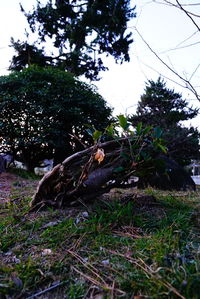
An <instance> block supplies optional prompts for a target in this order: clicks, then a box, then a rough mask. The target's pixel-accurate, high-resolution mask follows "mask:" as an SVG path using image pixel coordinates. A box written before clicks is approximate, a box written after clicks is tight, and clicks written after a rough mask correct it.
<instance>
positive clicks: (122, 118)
mask: <svg viewBox="0 0 200 299" xmlns="http://www.w3.org/2000/svg"><path fill="white" fill-rule="evenodd" d="M117 118H118V120H119V125H120V127H121V128H122V129H124V130H126V129H128V127H129V123H128V120H127V118H126V117H125V116H124V115H123V114H120V115H118V116H117Z"/></svg>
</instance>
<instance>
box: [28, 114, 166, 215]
mask: <svg viewBox="0 0 200 299" xmlns="http://www.w3.org/2000/svg"><path fill="white" fill-rule="evenodd" d="M117 119H118V121H117V122H115V123H112V124H111V125H109V126H108V127H107V128H106V129H105V132H104V133H102V132H101V131H98V130H94V132H93V134H92V132H91V130H89V133H90V134H92V136H93V139H94V143H95V144H94V145H93V146H91V147H89V148H86V149H84V150H82V151H79V152H78V153H75V154H73V155H71V156H69V157H67V158H66V159H65V160H64V161H63V162H62V164H59V165H57V166H55V167H54V168H53V169H52V171H51V172H49V173H48V175H47V176H45V177H44V178H43V179H42V180H41V181H40V182H39V184H38V188H37V190H36V193H35V194H34V196H33V200H32V202H31V210H37V209H38V208H40V207H41V206H43V207H44V206H53V207H59V208H60V207H62V206H66V205H70V204H71V203H73V202H76V201H78V200H82V201H86V200H91V199H94V198H95V197H96V196H97V195H101V194H104V193H107V192H108V191H109V190H111V189H112V188H115V187H120V188H127V187H128V186H129V187H130V186H131V184H130V185H127V183H128V180H129V178H130V177H131V176H138V177H139V178H141V177H144V176H151V175H153V173H155V172H156V171H158V169H160V166H159V163H158V160H160V159H161V158H160V157H159V155H160V154H161V153H162V154H163V153H166V148H165V146H164V145H163V140H162V138H161V133H160V130H159V129H158V128H152V127H146V128H143V126H142V124H139V125H138V126H137V128H136V129H135V128H133V127H131V124H130V122H128V119H127V118H126V117H125V116H124V115H119V116H118V117H117ZM107 135H109V137H110V138H111V140H107V141H105V142H102V141H101V139H102V137H103V139H107ZM133 185H135V183H134V182H133V184H132V186H133Z"/></svg>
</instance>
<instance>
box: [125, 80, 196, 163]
mask: <svg viewBox="0 0 200 299" xmlns="http://www.w3.org/2000/svg"><path fill="white" fill-rule="evenodd" d="M197 114H198V109H193V108H192V107H188V102H187V101H186V100H184V99H183V98H182V96H181V94H179V93H176V92H175V91H174V90H172V89H168V88H167V87H166V83H165V82H164V80H162V79H161V78H160V77H159V78H158V80H157V82H154V81H152V80H149V81H148V82H147V84H146V88H145V92H144V94H143V95H142V96H141V101H140V102H139V103H138V107H137V111H136V115H133V116H132V117H131V120H132V122H133V124H134V125H135V124H137V123H139V122H142V123H144V124H145V125H152V126H157V127H160V128H161V129H162V131H163V135H162V136H163V138H164V139H165V141H166V145H167V148H168V151H169V154H170V155H171V156H172V157H173V158H174V160H176V161H177V162H179V163H180V164H183V165H184V164H188V163H190V161H191V159H196V158H199V156H200V153H199V150H200V145H199V137H200V133H199V132H198V130H197V129H195V128H193V127H190V128H187V127H184V126H183V125H182V124H181V122H182V121H186V120H190V119H192V118H194V117H195V116H197Z"/></svg>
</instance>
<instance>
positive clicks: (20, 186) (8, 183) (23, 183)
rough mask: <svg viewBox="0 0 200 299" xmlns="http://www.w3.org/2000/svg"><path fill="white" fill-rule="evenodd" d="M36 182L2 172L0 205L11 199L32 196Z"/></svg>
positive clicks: (0, 176) (0, 178) (0, 177)
mask: <svg viewBox="0 0 200 299" xmlns="http://www.w3.org/2000/svg"><path fill="white" fill-rule="evenodd" d="M37 183H38V182H37V181H33V180H26V179H23V178H21V177H19V176H17V175H16V174H13V173H10V172H3V173H1V174H0V203H2V202H5V201H9V200H10V198H11V197H13V196H15V195H16V196H17V193H20V196H24V195H25V196H32V195H33V193H34V191H35V188H36V186H37Z"/></svg>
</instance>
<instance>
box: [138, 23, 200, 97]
mask: <svg viewBox="0 0 200 299" xmlns="http://www.w3.org/2000/svg"><path fill="white" fill-rule="evenodd" d="M135 31H136V32H137V34H138V35H139V36H140V38H141V39H142V41H143V42H144V43H145V45H146V46H147V47H148V48H149V50H150V51H151V52H152V53H153V54H154V56H156V58H157V59H158V60H159V61H160V62H161V63H162V64H163V65H164V66H165V67H166V68H168V69H169V70H170V71H171V72H172V73H173V74H175V75H176V76H177V77H178V78H179V79H181V80H182V81H183V82H185V86H184V88H187V89H189V90H190V91H191V92H192V93H194V95H195V97H196V98H197V99H198V100H199V101H200V95H199V94H198V93H197V91H196V89H195V88H194V86H193V85H192V84H191V83H190V81H189V80H186V79H185V78H183V77H182V76H181V75H179V74H178V73H177V72H176V71H175V70H173V69H172V68H171V67H170V66H169V65H168V64H167V63H166V62H165V61H164V60H163V59H161V58H160V56H159V55H158V54H157V53H156V52H155V51H154V50H153V49H152V48H151V46H150V45H149V44H148V43H147V41H146V40H145V39H144V38H143V36H142V35H141V34H140V32H139V31H138V30H137V28H136V27H135Z"/></svg>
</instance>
